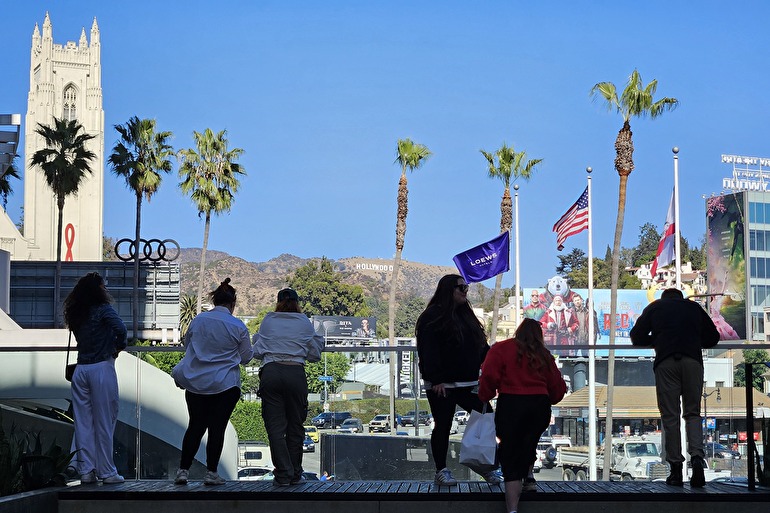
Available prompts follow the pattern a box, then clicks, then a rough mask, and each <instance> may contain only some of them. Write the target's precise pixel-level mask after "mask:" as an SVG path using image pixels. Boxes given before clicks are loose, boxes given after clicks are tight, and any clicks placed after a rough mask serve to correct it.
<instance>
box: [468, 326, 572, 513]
mask: <svg viewBox="0 0 770 513" xmlns="http://www.w3.org/2000/svg"><path fill="white" fill-rule="evenodd" d="M566 393H567V385H566V383H564V379H563V378H562V376H561V373H560V372H559V369H558V368H557V367H556V362H555V361H554V359H553V356H552V355H551V353H550V352H549V351H548V349H546V347H545V344H544V342H543V328H542V327H541V326H540V323H539V322H537V321H536V320H534V319H524V320H523V321H522V322H521V324H520V325H519V327H518V329H517V330H516V336H515V338H512V339H508V340H503V341H501V342H498V343H496V344H495V345H493V346H492V347H491V348H490V349H489V352H488V353H487V357H486V359H485V360H484V363H483V365H482V366H481V377H480V378H479V399H480V400H481V401H489V400H490V399H492V398H494V397H495V395H497V396H498V397H497V409H496V411H495V429H496V431H497V437H498V438H499V439H500V446H499V448H498V456H499V458H500V465H501V467H502V470H503V478H504V480H505V505H506V507H507V511H509V512H511V513H514V512H515V511H516V509H517V508H518V505H519V497H520V496H521V490H522V485H523V484H522V481H523V479H524V478H525V477H526V476H527V473H528V472H529V468H530V466H531V465H532V464H533V463H534V461H535V457H536V451H537V442H538V441H539V440H540V435H541V434H542V433H543V431H545V430H546V428H547V427H548V424H549V422H550V420H551V405H552V404H555V403H558V402H559V401H561V399H562V398H563V397H564V394H566Z"/></svg>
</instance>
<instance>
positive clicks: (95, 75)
mask: <svg viewBox="0 0 770 513" xmlns="http://www.w3.org/2000/svg"><path fill="white" fill-rule="evenodd" d="M90 35H91V40H90V43H89V41H88V40H87V39H86V31H85V28H83V29H82V30H81V32H80V39H79V41H78V42H77V43H76V42H74V41H68V42H67V43H66V44H64V45H61V44H54V41H53V27H52V24H51V20H50V18H49V16H48V14H47V13H46V15H45V20H44V21H43V31H42V34H41V32H40V29H39V27H38V25H37V24H35V28H34V31H33V33H32V49H31V57H30V73H29V94H28V97H27V115H26V118H25V126H24V233H23V234H21V233H20V232H19V230H18V229H17V228H16V226H15V225H14V223H13V221H11V219H10V218H9V217H8V215H7V214H6V213H5V212H2V214H1V215H0V249H4V250H6V251H8V252H9V253H11V259H13V260H42V261H52V260H55V259H56V239H57V237H56V233H57V232H56V230H57V222H58V209H57V207H56V200H55V198H54V196H53V194H52V192H51V189H50V187H48V185H47V184H46V182H45V177H44V175H43V173H42V171H41V170H40V169H39V168H37V167H35V168H32V167H30V165H29V161H30V159H31V157H32V155H33V154H34V153H35V152H36V151H37V150H39V149H42V148H44V147H45V141H44V140H43V138H42V137H40V136H39V135H37V134H36V133H35V130H36V129H37V127H38V124H39V123H41V124H45V125H50V124H52V123H53V120H54V117H56V118H60V119H66V120H71V119H77V120H78V122H79V123H80V124H81V125H83V127H84V129H85V132H86V133H88V134H90V135H93V136H94V139H92V140H91V141H90V143H89V145H88V147H89V149H90V150H91V151H93V152H94V153H95V154H96V158H95V159H94V160H93V161H92V162H91V169H92V171H93V172H92V174H91V176H90V177H88V178H86V180H85V181H84V183H83V184H82V185H81V186H80V189H79V191H78V194H77V195H72V196H69V197H67V199H66V201H65V206H64V222H63V230H64V232H63V234H62V260H65V261H66V260H71V261H101V259H102V236H103V206H104V110H103V108H102V85H101V82H102V78H101V46H100V42H99V27H98V25H97V23H96V19H95V18H94V21H93V23H92V25H91V34H90Z"/></svg>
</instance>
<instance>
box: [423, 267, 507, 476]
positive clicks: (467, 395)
mask: <svg viewBox="0 0 770 513" xmlns="http://www.w3.org/2000/svg"><path fill="white" fill-rule="evenodd" d="M415 335H416V336H417V354H418V357H419V365H420V373H421V374H422V378H423V383H424V386H425V395H426V396H427V397H428V403H429V404H430V409H431V413H432V414H433V419H434V421H435V423H436V425H435V427H434V428H433V432H432V433H431V435H430V446H431V450H432V453H433V460H434V461H435V463H436V476H435V479H434V482H435V484H437V485H453V484H456V483H457V481H456V480H455V479H454V477H452V473H451V472H450V471H449V469H448V468H447V465H446V459H447V458H446V456H447V451H448V450H449V432H450V430H451V428H452V419H453V418H454V414H455V409H456V408H457V406H460V407H461V408H463V409H464V410H465V411H471V410H476V411H481V410H482V407H483V406H484V405H483V403H482V401H480V400H479V397H478V395H477V394H476V392H475V390H476V387H477V385H478V382H479V381H478V380H479V369H480V368H481V362H483V361H484V357H485V356H486V354H487V351H488V350H489V345H487V337H486V334H485V333H484V327H483V326H482V325H481V322H479V320H478V318H476V314H474V313H473V310H472V309H471V305H470V303H469V302H468V284H467V283H466V282H465V279H464V278H463V277H462V276H460V275H459V274H447V275H446V276H444V277H442V278H441V279H440V280H439V282H438V286H437V287H436V292H435V293H434V294H433V297H432V298H431V299H430V301H429V302H428V306H427V307H426V308H425V311H424V312H423V313H422V314H420V317H419V318H418V319H417V325H416V326H415ZM487 407H488V409H490V410H491V407H489V406H487ZM415 422H417V418H415ZM483 477H484V479H485V480H486V481H487V482H489V483H499V482H500V481H501V479H500V477H499V475H498V474H497V472H495V471H491V472H487V473H485V474H484V475H483Z"/></svg>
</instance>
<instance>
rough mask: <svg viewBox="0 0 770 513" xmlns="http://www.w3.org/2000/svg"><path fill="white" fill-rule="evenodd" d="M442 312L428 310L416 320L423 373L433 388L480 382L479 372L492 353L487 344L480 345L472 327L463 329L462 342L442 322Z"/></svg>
mask: <svg viewBox="0 0 770 513" xmlns="http://www.w3.org/2000/svg"><path fill="white" fill-rule="evenodd" d="M439 317H440V311H439V308H438V307H436V306H431V307H428V309H427V310H425V312H423V314H422V315H421V316H420V318H419V319H418V320H417V327H416V330H415V331H416V334H417V354H418V356H419V359H420V360H419V362H420V363H419V365H420V373H421V374H422V377H423V379H424V380H426V381H429V382H430V383H431V384H433V385H438V384H439V383H456V382H463V381H478V379H479V370H480V369H481V363H482V362H483V361H484V357H485V356H486V354H487V351H489V346H488V345H487V344H486V341H485V342H484V343H483V344H481V345H479V344H477V343H476V339H475V338H474V330H473V329H472V327H471V326H464V327H463V329H462V335H463V336H462V340H461V339H460V337H458V336H457V335H456V334H455V333H454V332H453V330H451V329H449V327H448V326H446V325H444V324H443V323H442V322H440V321H438V322H434V321H436V319H438V318H439Z"/></svg>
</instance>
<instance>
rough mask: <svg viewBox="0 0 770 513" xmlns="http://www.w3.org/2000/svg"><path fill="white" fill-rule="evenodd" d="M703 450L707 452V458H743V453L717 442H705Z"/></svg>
mask: <svg viewBox="0 0 770 513" xmlns="http://www.w3.org/2000/svg"><path fill="white" fill-rule="evenodd" d="M703 451H704V452H705V453H706V457H707V458H726V459H735V460H739V459H741V453H739V452H738V451H734V450H732V449H730V448H729V447H727V446H726V445H722V444H720V443H716V442H707V443H705V444H704V447H703Z"/></svg>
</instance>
